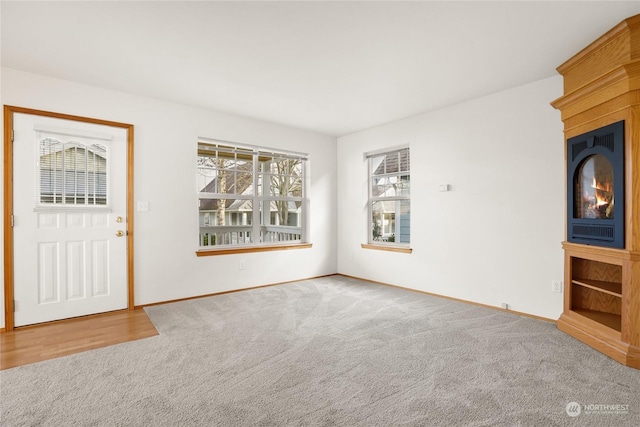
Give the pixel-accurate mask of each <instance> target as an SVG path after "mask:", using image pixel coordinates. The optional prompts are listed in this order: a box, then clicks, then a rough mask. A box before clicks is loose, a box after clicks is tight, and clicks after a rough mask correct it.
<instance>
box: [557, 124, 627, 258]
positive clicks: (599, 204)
mask: <svg viewBox="0 0 640 427" xmlns="http://www.w3.org/2000/svg"><path fill="white" fill-rule="evenodd" d="M567 240H568V241H569V242H573V243H582V244H586V245H595V246H607V247H613V248H621V249H624V121H620V122H616V123H612V124H610V125H608V126H605V127H602V128H600V129H596V130H594V131H591V132H587V133H585V134H582V135H579V136H576V137H573V138H569V139H568V140H567Z"/></svg>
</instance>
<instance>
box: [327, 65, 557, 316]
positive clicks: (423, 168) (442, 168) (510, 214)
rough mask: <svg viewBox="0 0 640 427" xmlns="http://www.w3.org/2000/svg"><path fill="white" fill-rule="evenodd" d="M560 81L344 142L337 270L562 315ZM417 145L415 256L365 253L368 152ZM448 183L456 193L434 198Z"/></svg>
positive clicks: (414, 162) (414, 156) (341, 145)
mask: <svg viewBox="0 0 640 427" xmlns="http://www.w3.org/2000/svg"><path fill="white" fill-rule="evenodd" d="M561 95H562V78H561V77H560V76H558V77H553V78H549V79H546V80H542V81H539V82H535V83H532V84H529V85H525V86H521V87H517V88H515V89H512V90H508V91H504V92H500V93H496V94H493V95H491V96H487V97H484V98H480V99H476V100H473V101H470V102H466V103H463V104H458V105H454V106H452V107H449V108H446V109H442V110H439V111H435V112H430V113H425V114H422V115H419V116H414V117H410V118H407V119H404V120H400V121H398V122H394V123H390V124H386V125H382V126H378V127H375V128H373V129H369V130H366V131H362V132H359V133H356V134H353V135H349V136H344V137H341V138H338V183H339V185H338V237H337V239H338V272H339V273H342V274H347V275H351V276H356V277H361V278H366V279H370V280H376V281H381V282H385V283H389V284H394V285H399V286H404V287H408V288H413V289H418V290H422V291H427V292H432V293H436V294H440V295H446V296H450V297H454V298H460V299H463V300H468V301H474V302H478V303H482V304H487V305H491V306H497V307H500V305H501V303H508V304H509V306H510V308H511V309H513V310H515V311H519V312H523V313H529V314H534V315H538V316H542V317H546V318H552V319H557V318H558V317H559V315H560V313H561V312H562V295H561V294H558V293H552V292H551V281H552V280H553V279H557V280H561V279H562V275H563V253H562V249H561V244H560V242H561V241H562V240H563V238H564V186H565V181H564V172H563V170H564V154H563V133H562V122H561V120H560V114H559V112H557V111H556V110H554V109H553V107H551V106H550V105H549V103H550V102H551V101H552V100H554V99H556V98H558V97H559V96H561ZM401 144H410V147H411V181H412V183H411V220H412V223H411V247H412V248H413V253H412V254H401V253H392V252H383V251H376V250H367V249H362V248H361V247H360V244H361V243H366V238H367V215H366V199H367V186H366V178H367V169H366V163H365V161H364V159H363V153H364V152H368V151H373V150H378V149H382V148H385V147H393V146H397V145H401ZM439 184H449V185H450V186H451V191H450V192H439V191H438V185H439Z"/></svg>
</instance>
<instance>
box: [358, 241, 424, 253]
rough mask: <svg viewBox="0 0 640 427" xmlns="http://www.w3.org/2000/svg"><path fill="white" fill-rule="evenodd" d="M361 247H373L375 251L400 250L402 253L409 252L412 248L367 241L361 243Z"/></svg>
mask: <svg viewBox="0 0 640 427" xmlns="http://www.w3.org/2000/svg"><path fill="white" fill-rule="evenodd" d="M360 246H362V248H363V249H374V250H376V251H388V252H400V253H403V254H410V253H411V252H413V249H411V248H408V247H404V246H387V245H372V244H369V243H362V244H361V245H360Z"/></svg>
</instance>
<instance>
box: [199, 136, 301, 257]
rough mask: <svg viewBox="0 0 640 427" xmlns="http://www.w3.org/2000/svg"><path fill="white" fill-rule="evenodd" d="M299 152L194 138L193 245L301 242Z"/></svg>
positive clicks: (203, 246)
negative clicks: (195, 198)
mask: <svg viewBox="0 0 640 427" xmlns="http://www.w3.org/2000/svg"><path fill="white" fill-rule="evenodd" d="M306 162H307V159H306V156H305V155H302V154H295V153H285V152H276V151H272V150H267V149H259V148H252V147H239V146H235V145H229V143H218V142H216V141H211V142H203V141H201V142H199V143H198V158H197V166H196V170H197V174H196V176H197V189H198V195H199V206H198V216H199V227H200V232H199V246H200V247H201V248H210V247H216V246H229V245H238V246H246V245H260V244H272V243H278V242H283V243H284V242H289V243H291V242H304V241H305V240H306V233H305V224H304V222H305V221H304V215H303V214H304V210H305V191H304V188H305V180H304V174H305V165H306Z"/></svg>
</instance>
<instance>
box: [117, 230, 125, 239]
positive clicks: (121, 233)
mask: <svg viewBox="0 0 640 427" xmlns="http://www.w3.org/2000/svg"><path fill="white" fill-rule="evenodd" d="M116 236H118V237H122V236H124V231H122V230H118V231H116Z"/></svg>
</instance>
